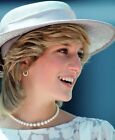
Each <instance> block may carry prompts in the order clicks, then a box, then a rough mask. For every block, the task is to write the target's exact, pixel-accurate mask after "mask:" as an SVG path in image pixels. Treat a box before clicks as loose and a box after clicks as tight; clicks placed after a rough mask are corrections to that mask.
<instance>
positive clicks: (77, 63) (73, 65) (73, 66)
mask: <svg viewBox="0 0 115 140" xmlns="http://www.w3.org/2000/svg"><path fill="white" fill-rule="evenodd" d="M68 69H69V70H70V71H71V72H72V73H74V74H75V75H80V73H81V71H82V64H81V60H80V59H79V58H76V57H74V58H73V59H71V62H70V63H69V64H68Z"/></svg>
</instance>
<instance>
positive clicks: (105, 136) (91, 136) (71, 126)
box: [0, 117, 115, 140]
mask: <svg viewBox="0 0 115 140" xmlns="http://www.w3.org/2000/svg"><path fill="white" fill-rule="evenodd" d="M0 140H115V130H114V128H113V126H112V125H111V124H110V123H109V122H107V121H104V120H100V119H95V118H86V117H76V118H75V119H73V120H72V121H70V122H68V123H65V124H61V125H58V126H55V127H50V128H42V129H33V130H16V129H7V128H0Z"/></svg>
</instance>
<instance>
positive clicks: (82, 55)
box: [58, 48, 84, 59]
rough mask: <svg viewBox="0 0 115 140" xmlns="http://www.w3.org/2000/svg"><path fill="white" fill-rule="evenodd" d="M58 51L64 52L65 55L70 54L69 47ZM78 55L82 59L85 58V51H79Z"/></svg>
mask: <svg viewBox="0 0 115 140" xmlns="http://www.w3.org/2000/svg"><path fill="white" fill-rule="evenodd" d="M58 52H60V53H64V54H65V55H68V49H66V48H62V49H59V50H58ZM78 56H79V57H80V59H83V57H84V53H83V52H78Z"/></svg>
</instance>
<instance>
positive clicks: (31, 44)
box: [0, 23, 90, 113]
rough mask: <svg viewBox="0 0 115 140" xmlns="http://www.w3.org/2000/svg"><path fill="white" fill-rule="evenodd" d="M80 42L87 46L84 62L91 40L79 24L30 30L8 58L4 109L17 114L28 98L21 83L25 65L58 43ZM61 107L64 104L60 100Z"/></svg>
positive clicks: (2, 96)
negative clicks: (22, 63)
mask: <svg viewBox="0 0 115 140" xmlns="http://www.w3.org/2000/svg"><path fill="white" fill-rule="evenodd" d="M71 40H78V41H80V42H81V43H82V44H83V46H84V47H83V51H84V56H83V58H82V63H83V64H85V63H86V62H87V60H88V58H89V54H88V47H89V44H90V42H89V38H88V35H87V33H86V32H85V30H84V29H83V27H81V26H79V25H75V24H66V23H65V24H57V25H56V24H55V25H49V26H46V27H42V28H39V29H36V30H33V31H30V32H28V33H26V34H24V35H22V36H21V37H20V38H19V39H18V40H17V41H16V42H15V43H14V44H12V46H11V47H10V49H9V51H8V52H7V55H6V56H5V57H4V58H3V59H4V73H3V80H2V91H1V101H0V102H1V106H2V108H3V110H5V111H6V112H10V113H11V112H13V111H15V110H16V109H17V108H18V107H19V106H20V105H21V103H22V102H23V101H24V99H25V97H26V96H25V94H24V91H23V86H22V84H21V82H20V81H19V74H22V71H21V70H20V65H21V62H23V61H24V59H25V58H29V59H30V64H29V66H30V65H31V64H32V63H33V62H34V61H35V60H36V59H38V58H39V57H40V56H41V55H42V54H43V52H44V51H45V50H46V48H48V47H50V46H51V45H53V44H55V43H58V44H59V43H64V42H66V41H71ZM56 103H57V104H58V105H59V106H60V107H61V106H62V102H60V101H56Z"/></svg>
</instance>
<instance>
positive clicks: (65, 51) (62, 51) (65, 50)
mask: <svg viewBox="0 0 115 140" xmlns="http://www.w3.org/2000/svg"><path fill="white" fill-rule="evenodd" d="M58 52H59V53H63V54H66V55H67V54H68V49H67V48H62V49H59V50H58Z"/></svg>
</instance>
